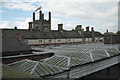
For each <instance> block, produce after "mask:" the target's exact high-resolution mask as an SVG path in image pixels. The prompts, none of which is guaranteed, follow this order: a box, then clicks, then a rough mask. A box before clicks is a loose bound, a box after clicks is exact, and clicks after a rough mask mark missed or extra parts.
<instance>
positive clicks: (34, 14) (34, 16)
mask: <svg viewBox="0 0 120 80" xmlns="http://www.w3.org/2000/svg"><path fill="white" fill-rule="evenodd" d="M33 21H35V12H33Z"/></svg>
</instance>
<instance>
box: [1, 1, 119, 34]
mask: <svg viewBox="0 0 120 80" xmlns="http://www.w3.org/2000/svg"><path fill="white" fill-rule="evenodd" d="M40 6H42V9H41V10H42V11H43V12H44V13H45V19H48V12H49V11H51V14H52V29H54V30H57V29H58V26H57V24H59V23H63V26H64V29H65V30H72V29H74V28H75V27H76V25H82V26H83V28H84V29H85V27H86V26H90V30H91V27H94V29H95V30H96V31H100V32H102V33H104V32H105V31H106V30H107V29H108V30H109V31H110V32H117V30H118V0H96V1H94V2H93V1H92V0H79V1H78V0H61V1H60V0H59V1H58V0H32V1H31V0H12V1H11V0H3V1H2V2H1V3H0V14H1V16H2V18H1V17H0V27H2V28H14V26H17V27H18V28H19V29H27V28H28V22H30V21H32V13H33V12H34V11H35V10H36V9H37V8H38V7H40ZM38 14H39V11H37V12H36V19H38V16H39V15H38Z"/></svg>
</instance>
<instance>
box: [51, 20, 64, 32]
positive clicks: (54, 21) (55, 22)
mask: <svg viewBox="0 0 120 80" xmlns="http://www.w3.org/2000/svg"><path fill="white" fill-rule="evenodd" d="M60 23H63V21H62V20H61V19H59V18H52V19H51V26H52V27H51V28H52V30H58V24H60Z"/></svg>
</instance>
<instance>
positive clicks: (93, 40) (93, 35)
mask: <svg viewBox="0 0 120 80" xmlns="http://www.w3.org/2000/svg"><path fill="white" fill-rule="evenodd" d="M91 31H92V42H95V33H94V28H93V27H92V28H91Z"/></svg>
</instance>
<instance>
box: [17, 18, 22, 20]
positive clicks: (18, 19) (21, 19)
mask: <svg viewBox="0 0 120 80" xmlns="http://www.w3.org/2000/svg"><path fill="white" fill-rule="evenodd" d="M16 19H17V20H24V18H16Z"/></svg>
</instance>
